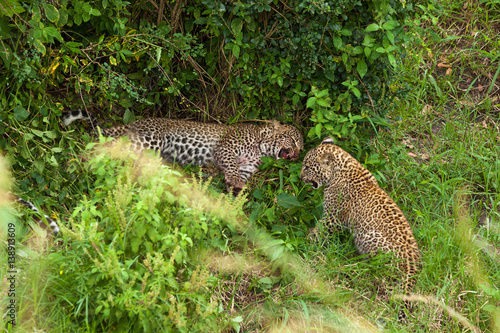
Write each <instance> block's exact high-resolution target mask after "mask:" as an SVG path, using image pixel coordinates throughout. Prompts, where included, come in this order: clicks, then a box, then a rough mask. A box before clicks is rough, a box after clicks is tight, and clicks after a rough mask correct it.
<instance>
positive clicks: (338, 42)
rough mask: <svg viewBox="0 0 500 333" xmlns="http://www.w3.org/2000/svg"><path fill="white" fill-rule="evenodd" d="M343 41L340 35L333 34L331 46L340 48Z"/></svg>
mask: <svg viewBox="0 0 500 333" xmlns="http://www.w3.org/2000/svg"><path fill="white" fill-rule="evenodd" d="M343 45H344V43H342V38H340V36H334V37H333V46H335V48H337V49H341V48H342V46H343Z"/></svg>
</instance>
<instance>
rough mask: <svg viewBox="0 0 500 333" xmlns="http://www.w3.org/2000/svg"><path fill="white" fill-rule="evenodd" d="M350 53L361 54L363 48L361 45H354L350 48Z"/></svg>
mask: <svg viewBox="0 0 500 333" xmlns="http://www.w3.org/2000/svg"><path fill="white" fill-rule="evenodd" d="M352 53H353V54H361V53H363V48H362V47H361V46H356V47H355V48H354V49H353V50H352Z"/></svg>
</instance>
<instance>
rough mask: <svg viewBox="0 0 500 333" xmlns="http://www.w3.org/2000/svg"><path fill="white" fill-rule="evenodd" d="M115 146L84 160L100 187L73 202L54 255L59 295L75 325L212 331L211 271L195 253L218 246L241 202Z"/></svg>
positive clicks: (215, 311)
mask: <svg viewBox="0 0 500 333" xmlns="http://www.w3.org/2000/svg"><path fill="white" fill-rule="evenodd" d="M120 153H121V154H123V152H121V151H120V152H114V153H113V152H111V153H103V154H99V155H97V156H95V157H94V158H93V159H92V160H91V161H90V162H89V168H90V170H91V173H92V174H94V175H95V177H96V184H95V185H96V189H97V190H96V192H95V193H93V194H91V195H90V197H89V198H86V199H84V200H83V201H82V203H81V204H80V205H78V206H77V207H76V209H75V210H74V212H73V218H72V219H71V224H70V227H71V229H72V230H65V231H64V232H65V234H66V238H65V244H64V246H62V247H61V249H60V250H59V251H58V253H55V254H54V255H53V256H54V257H59V258H60V261H59V262H60V268H59V269H60V272H59V276H60V280H61V281H60V282H58V283H57V284H56V285H55V290H54V291H53V292H54V293H55V294H56V295H57V297H56V300H57V302H58V303H59V304H61V306H62V308H63V309H65V312H67V313H68V314H69V315H70V317H71V318H74V319H75V320H74V323H73V324H72V326H73V328H75V329H76V327H81V328H85V327H86V326H88V325H90V326H91V327H93V329H97V330H99V331H100V330H105V331H109V330H110V328H113V329H114V330H117V331H119V332H125V331H131V332H135V331H151V332H155V331H157V330H158V329H160V328H161V329H163V330H168V329H169V328H170V329H174V328H175V330H176V331H181V332H193V331H217V330H218V329H217V327H219V326H220V325H222V323H220V320H218V319H219V317H220V313H221V311H222V310H221V309H222V308H221V307H222V304H221V303H219V301H218V300H217V299H216V298H211V296H212V291H213V289H214V288H213V287H214V284H216V283H217V278H215V277H213V275H212V274H211V273H210V272H209V271H208V268H207V267H208V266H207V263H206V262H201V261H200V254H201V253H203V251H204V250H206V249H208V248H212V247H219V248H223V247H224V244H225V241H224V236H223V232H226V234H227V235H229V234H231V231H230V229H227V228H225V227H224V226H225V225H226V222H225V220H227V219H229V220H230V222H231V223H233V224H234V223H235V221H237V219H238V214H242V212H241V200H239V201H238V200H234V199H233V198H232V197H230V196H227V197H226V196H224V195H223V196H219V198H218V199H207V195H206V193H205V192H206V186H205V187H200V186H199V185H196V184H193V183H191V182H189V181H186V180H184V179H182V177H181V175H180V174H179V173H178V172H176V171H173V170H172V169H170V168H169V167H167V166H164V165H161V164H160V163H159V161H158V160H157V159H154V158H141V159H138V158H137V157H136V156H133V155H130V156H126V155H127V154H126V153H125V156H121V157H120V156H118V158H117V156H116V155H117V154H118V155H119V154H120ZM112 155H114V156H112ZM238 205H239V206H238ZM221 212H223V213H221ZM229 226H230V225H229Z"/></svg>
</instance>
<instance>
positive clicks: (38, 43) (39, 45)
mask: <svg viewBox="0 0 500 333" xmlns="http://www.w3.org/2000/svg"><path fill="white" fill-rule="evenodd" d="M34 45H35V48H36V49H37V50H38V52H40V53H41V54H43V55H45V52H46V49H45V45H43V43H42V42H41V41H40V40H39V39H35V42H34Z"/></svg>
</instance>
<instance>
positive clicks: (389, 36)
mask: <svg viewBox="0 0 500 333" xmlns="http://www.w3.org/2000/svg"><path fill="white" fill-rule="evenodd" d="M386 35H387V39H388V40H389V41H390V42H391V43H392V44H395V43H394V34H393V33H392V31H387V32H386Z"/></svg>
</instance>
